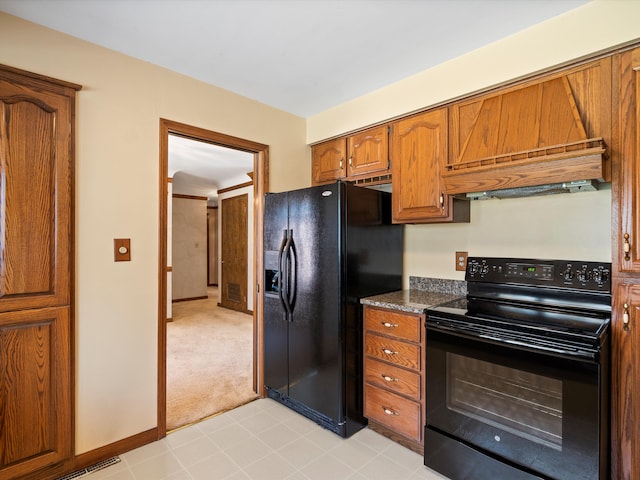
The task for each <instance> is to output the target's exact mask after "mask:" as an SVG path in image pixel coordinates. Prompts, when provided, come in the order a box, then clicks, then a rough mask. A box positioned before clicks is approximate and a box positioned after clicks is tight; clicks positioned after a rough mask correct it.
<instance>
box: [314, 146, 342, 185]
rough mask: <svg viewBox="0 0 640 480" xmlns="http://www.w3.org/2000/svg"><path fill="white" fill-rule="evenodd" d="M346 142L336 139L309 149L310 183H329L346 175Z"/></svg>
mask: <svg viewBox="0 0 640 480" xmlns="http://www.w3.org/2000/svg"><path fill="white" fill-rule="evenodd" d="M346 160H347V141H346V139H345V138H336V139H335V140H328V141H326V142H322V143H319V144H317V145H313V146H312V147H311V183H312V184H313V185H322V184H324V183H331V182H334V181H336V180H338V179H340V178H344V177H346V175H347V169H346V166H347V164H346Z"/></svg>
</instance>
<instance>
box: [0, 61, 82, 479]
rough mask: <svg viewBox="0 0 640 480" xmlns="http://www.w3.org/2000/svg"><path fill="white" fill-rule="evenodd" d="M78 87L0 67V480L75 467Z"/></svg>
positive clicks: (43, 475)
mask: <svg viewBox="0 0 640 480" xmlns="http://www.w3.org/2000/svg"><path fill="white" fill-rule="evenodd" d="M79 88H80V87H79V86H78V85H73V84H69V83H67V82H61V81H58V80H53V79H49V78H47V77H42V76H40V75H36V74H32V73H28V72H23V71H20V70H16V69H13V68H11V67H5V66H2V65H0V384H1V385H2V388H1V389H0V425H2V429H1V430H2V435H0V478H3V479H5V478H6V479H23V478H29V479H34V480H35V479H41V478H42V479H44V478H56V477H59V476H61V475H62V474H63V473H69V471H71V470H72V468H73V454H74V452H73V417H74V411H73V382H72V379H73V375H72V372H73V362H72V358H73V356H72V338H73V335H72V331H73V318H72V315H71V312H72V308H71V303H72V300H71V297H72V280H71V279H72V274H71V273H72V271H73V252H74V248H73V240H72V232H73V217H72V212H73V209H72V199H73V179H74V175H73V172H74V168H73V165H74V159H73V152H74V137H73V124H74V110H75V92H76V90H78V89H79Z"/></svg>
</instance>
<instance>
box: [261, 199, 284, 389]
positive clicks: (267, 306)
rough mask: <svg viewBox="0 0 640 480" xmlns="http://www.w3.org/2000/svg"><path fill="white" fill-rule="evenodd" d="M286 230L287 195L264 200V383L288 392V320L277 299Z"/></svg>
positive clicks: (279, 294)
mask: <svg viewBox="0 0 640 480" xmlns="http://www.w3.org/2000/svg"><path fill="white" fill-rule="evenodd" d="M287 231H288V201H287V193H278V194H268V195H266V196H265V201H264V269H265V271H264V295H263V298H264V319H263V321H264V384H265V386H266V387H269V388H271V389H274V390H277V391H278V392H280V393H282V394H285V395H286V394H288V393H289V366H288V365H289V352H288V321H287V314H286V311H285V308H284V304H283V300H282V299H281V295H282V294H283V292H282V284H283V282H282V272H280V268H281V263H282V262H281V258H282V254H283V250H284V243H285V241H286V232H287Z"/></svg>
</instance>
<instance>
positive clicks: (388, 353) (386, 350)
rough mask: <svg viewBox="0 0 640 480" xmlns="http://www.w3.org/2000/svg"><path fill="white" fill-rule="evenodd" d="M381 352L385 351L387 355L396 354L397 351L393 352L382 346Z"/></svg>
mask: <svg viewBox="0 0 640 480" xmlns="http://www.w3.org/2000/svg"><path fill="white" fill-rule="evenodd" d="M382 353H385V354H387V355H397V354H398V352H394V351H393V350H389V349H388V348H383V349H382Z"/></svg>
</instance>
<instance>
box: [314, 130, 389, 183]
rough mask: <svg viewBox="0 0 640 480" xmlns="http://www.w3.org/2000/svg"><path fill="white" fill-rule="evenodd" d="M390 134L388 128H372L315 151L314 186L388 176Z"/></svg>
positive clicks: (319, 147) (320, 146) (329, 143)
mask: <svg viewBox="0 0 640 480" xmlns="http://www.w3.org/2000/svg"><path fill="white" fill-rule="evenodd" d="M388 130H389V127H388V126H387V125H382V126H378V127H373V128H368V129H367V130H363V131H361V132H358V133H354V134H353V135H350V136H348V137H341V138H336V139H334V140H328V141H326V142H322V143H319V144H317V145H314V146H313V147H311V165H312V167H311V169H312V179H311V180H312V184H313V185H321V184H324V183H330V182H334V181H336V180H338V179H347V180H352V181H356V182H357V181H358V180H362V179H365V178H371V177H374V176H378V177H379V176H384V175H388V174H389V173H390V163H389V133H388ZM387 182H388V179H387ZM378 183H379V182H378Z"/></svg>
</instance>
